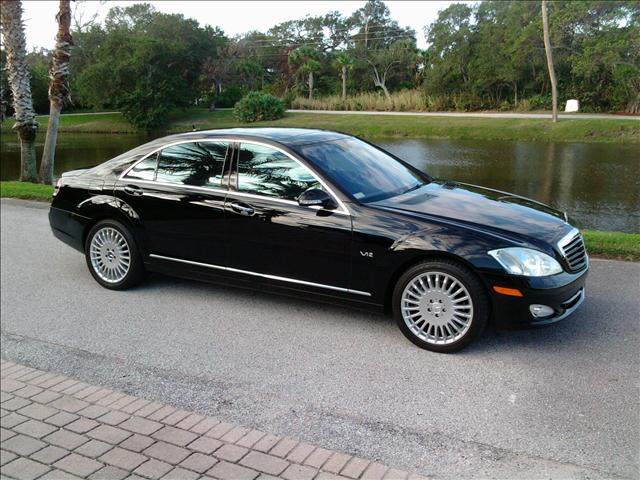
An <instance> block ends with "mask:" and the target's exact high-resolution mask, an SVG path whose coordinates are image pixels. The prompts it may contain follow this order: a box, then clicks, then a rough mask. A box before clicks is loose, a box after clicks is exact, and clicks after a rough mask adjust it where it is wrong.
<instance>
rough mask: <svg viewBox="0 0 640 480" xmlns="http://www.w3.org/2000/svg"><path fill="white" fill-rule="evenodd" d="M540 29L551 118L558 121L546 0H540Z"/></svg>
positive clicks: (556, 91) (554, 74)
mask: <svg viewBox="0 0 640 480" xmlns="http://www.w3.org/2000/svg"><path fill="white" fill-rule="evenodd" d="M542 29H543V36H544V50H545V52H546V54H547V67H548V68H549V80H550V81H551V100H552V102H553V109H552V114H551V116H552V119H553V121H554V122H557V121H558V90H557V83H556V72H555V70H554V68H553V53H552V52H551V40H550V39H549V18H548V16H547V0H542Z"/></svg>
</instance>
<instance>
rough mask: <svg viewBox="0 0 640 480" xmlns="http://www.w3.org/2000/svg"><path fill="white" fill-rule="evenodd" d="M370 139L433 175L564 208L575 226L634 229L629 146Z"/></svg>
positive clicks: (638, 167)
mask: <svg viewBox="0 0 640 480" xmlns="http://www.w3.org/2000/svg"><path fill="white" fill-rule="evenodd" d="M376 143H378V144H380V145H381V146H383V147H384V148H386V149H388V150H389V151H391V152H393V153H394V154H396V155H398V156H399V157H401V158H404V159H405V160H407V161H409V162H410V163H411V164H413V165H414V166H416V167H418V168H420V169H421V170H424V171H426V172H428V173H429V174H431V175H433V176H435V177H438V178H447V179H454V180H457V181H460V182H468V183H474V184H478V185H483V186H486V187H490V188H495V189H498V190H504V191H507V192H512V193H516V194H518V195H523V196H526V197H530V198H533V199H534V200H538V201H540V202H543V203H547V204H550V205H552V206H554V207H556V208H558V209H560V210H566V211H567V212H568V213H569V216H570V217H571V218H572V219H573V220H574V221H575V223H577V224H578V225H579V226H582V227H588V228H596V229H602V230H619V231H626V232H639V231H640V188H639V187H640V162H639V161H638V158H640V152H639V149H638V146H637V145H617V144H584V143H550V142H547V143H545V142H505V141H476V140H455V141H452V140H419V139H416V140H395V139H394V140H390V139H382V140H378V141H377V142H376Z"/></svg>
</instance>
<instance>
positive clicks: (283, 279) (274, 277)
mask: <svg viewBox="0 0 640 480" xmlns="http://www.w3.org/2000/svg"><path fill="white" fill-rule="evenodd" d="M149 256H150V257H151V258H158V259H160V260H169V261H171V262H180V263H186V264H189V265H196V266H198V267H205V268H213V269H215V270H224V271H226V272H233V273H242V274H244V275H251V276H254V277H261V278H267V279H269V280H277V281H279V282H289V283H295V284H298V285H306V286H308V287H317V288H326V289H327V290H335V291H338V292H345V293H352V294H354V295H363V296H365V297H370V296H371V294H370V293H369V292H361V291H360V290H352V289H350V288H344V287H336V286H335V285H325V284H323V283H314V282H307V281H306V280H296V279H295V278H288V277H279V276H277V275H269V274H267V273H258V272H252V271H249V270H240V269H238V268H232V267H223V266H222V265H213V264H211V263H202V262H194V261H193V260H185V259H183V258H174V257H166V256H164V255H158V254H155V253H152V254H150V255H149Z"/></svg>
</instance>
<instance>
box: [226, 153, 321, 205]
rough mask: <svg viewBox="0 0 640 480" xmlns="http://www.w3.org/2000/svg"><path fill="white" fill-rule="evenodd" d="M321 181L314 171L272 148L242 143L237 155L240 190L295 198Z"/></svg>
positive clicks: (290, 198)
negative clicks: (314, 174)
mask: <svg viewBox="0 0 640 480" xmlns="http://www.w3.org/2000/svg"><path fill="white" fill-rule="evenodd" d="M319 186H320V184H319V182H318V181H317V180H316V178H315V177H314V176H313V175H312V173H311V172H310V171H309V170H308V169H307V168H306V167H304V166H302V165H300V164H299V163H298V162H296V161H295V160H293V159H291V158H290V157H288V156H287V155H285V154H284V153H282V152H280V151H278V150H275V149H273V148H271V147H266V146H262V145H252V144H248V143H245V144H241V145H240V151H239V157H238V191H240V192H245V193H253V194H257V195H266V196H269V197H278V198H283V199H286V200H296V199H297V198H298V196H299V195H300V194H301V193H302V192H304V191H305V190H307V189H308V188H311V187H319Z"/></svg>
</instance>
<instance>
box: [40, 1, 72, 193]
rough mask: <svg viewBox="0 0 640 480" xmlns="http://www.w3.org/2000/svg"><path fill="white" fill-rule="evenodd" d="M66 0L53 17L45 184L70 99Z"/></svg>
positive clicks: (43, 169)
mask: <svg viewBox="0 0 640 480" xmlns="http://www.w3.org/2000/svg"><path fill="white" fill-rule="evenodd" d="M70 3H71V2H70V1H69V0H60V9H59V11H58V14H57V15H56V21H57V22H58V34H57V35H56V47H55V49H54V51H53V61H52V63H51V69H50V70H49V79H50V80H51V82H50V84H49V124H48V125H47V138H46V139H45V142H44V151H43V152H42V163H41V164H40V181H41V182H42V183H45V184H52V183H53V164H54V161H55V154H56V140H57V139H58V124H59V122H60V112H61V111H62V105H63V104H64V101H65V100H66V99H67V98H68V97H69V83H68V82H67V78H68V77H69V58H70V57H71V47H72V46H73V41H72V39H71V33H70V28H71V5H70Z"/></svg>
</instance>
